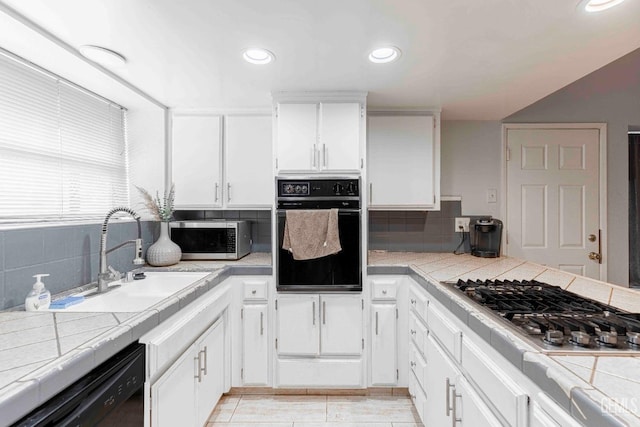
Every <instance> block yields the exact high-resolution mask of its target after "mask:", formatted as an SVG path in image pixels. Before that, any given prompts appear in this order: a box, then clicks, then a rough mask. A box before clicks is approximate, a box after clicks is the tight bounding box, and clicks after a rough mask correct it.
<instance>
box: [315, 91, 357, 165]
mask: <svg viewBox="0 0 640 427" xmlns="http://www.w3.org/2000/svg"><path fill="white" fill-rule="evenodd" d="M319 123H320V131H319V133H320V147H319V149H320V168H321V169H323V170H359V169H360V104H359V103H357V102H351V103H322V104H320V118H319Z"/></svg>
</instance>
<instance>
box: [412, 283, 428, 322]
mask: <svg viewBox="0 0 640 427" xmlns="http://www.w3.org/2000/svg"><path fill="white" fill-rule="evenodd" d="M409 307H411V308H413V310H414V311H415V313H416V314H417V315H418V316H420V317H421V318H422V319H423V320H424V321H425V322H426V321H427V296H426V295H425V293H424V292H423V291H422V290H421V289H419V288H417V287H416V286H411V288H410V289H409Z"/></svg>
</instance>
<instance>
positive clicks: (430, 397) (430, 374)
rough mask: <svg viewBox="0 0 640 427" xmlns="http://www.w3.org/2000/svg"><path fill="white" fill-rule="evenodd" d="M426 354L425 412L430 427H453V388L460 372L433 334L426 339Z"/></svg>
mask: <svg viewBox="0 0 640 427" xmlns="http://www.w3.org/2000/svg"><path fill="white" fill-rule="evenodd" d="M425 353H426V354H425V359H426V361H427V366H426V369H425V373H424V384H423V385H424V387H425V392H426V394H427V401H426V403H425V411H424V412H425V414H428V416H429V424H430V425H434V426H447V425H453V424H452V418H451V414H452V409H453V401H452V397H453V386H454V385H455V380H456V377H457V374H458V371H457V369H456V368H455V366H454V365H453V363H452V362H451V360H450V359H449V356H448V355H447V354H446V353H445V352H444V351H443V350H442V349H441V348H440V345H439V344H438V343H437V342H436V341H435V340H434V338H433V337H432V336H431V334H429V335H428V336H427V338H426V339H425ZM447 385H449V387H447Z"/></svg>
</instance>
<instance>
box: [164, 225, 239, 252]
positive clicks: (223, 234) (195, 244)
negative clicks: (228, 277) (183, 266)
mask: <svg viewBox="0 0 640 427" xmlns="http://www.w3.org/2000/svg"><path fill="white" fill-rule="evenodd" d="M171 240H173V241H174V242H175V243H176V244H177V245H178V246H180V249H181V250H182V253H188V254H226V253H234V252H235V243H236V230H235V228H222V227H220V228H206V227H202V228H172V229H171Z"/></svg>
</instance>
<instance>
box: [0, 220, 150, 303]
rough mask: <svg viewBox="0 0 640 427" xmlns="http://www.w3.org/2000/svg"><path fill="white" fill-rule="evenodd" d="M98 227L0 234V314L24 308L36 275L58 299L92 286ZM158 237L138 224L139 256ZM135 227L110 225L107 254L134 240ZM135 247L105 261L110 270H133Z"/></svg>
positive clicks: (147, 223) (146, 225) (147, 224)
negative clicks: (2, 311) (41, 277)
mask: <svg viewBox="0 0 640 427" xmlns="http://www.w3.org/2000/svg"><path fill="white" fill-rule="evenodd" d="M101 232H102V224H101V223H96V224H73V225H60V226H45V227H43V226H35V227H30V228H19V229H15V230H4V231H0V310H2V309H7V308H11V307H15V306H19V305H22V304H23V303H24V298H25V297H26V295H27V293H28V292H29V290H30V289H31V287H32V285H33V283H34V282H35V279H34V278H33V277H32V276H33V275H34V274H39V273H48V274H50V276H49V277H46V278H44V283H45V285H46V287H47V289H49V290H50V291H51V293H52V294H56V293H59V292H62V291H65V290H68V289H71V288H75V287H78V286H81V285H86V284H88V283H91V282H95V281H96V280H97V277H98V265H99V256H100V255H99V252H100V235H101ZM159 234H160V227H159V223H158V222H155V221H143V222H142V240H143V255H144V254H145V253H146V251H147V248H148V247H149V246H151V244H152V243H153V242H155V240H156V238H157V237H158V235H159ZM137 235H138V229H137V225H136V223H135V222H132V221H127V222H118V221H112V222H110V223H109V232H108V235H107V237H108V241H107V248H111V247H113V246H116V245H118V244H120V243H121V242H123V241H125V240H130V239H135V238H136V237H137ZM134 252H135V247H134V245H127V246H124V247H122V248H120V249H117V250H115V251H113V252H111V253H110V254H109V255H108V262H109V265H111V266H113V267H114V268H115V269H116V270H118V271H121V272H125V271H129V270H133V269H134V268H137V266H135V265H133V262H132V261H133V258H134V256H135V253H134Z"/></svg>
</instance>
